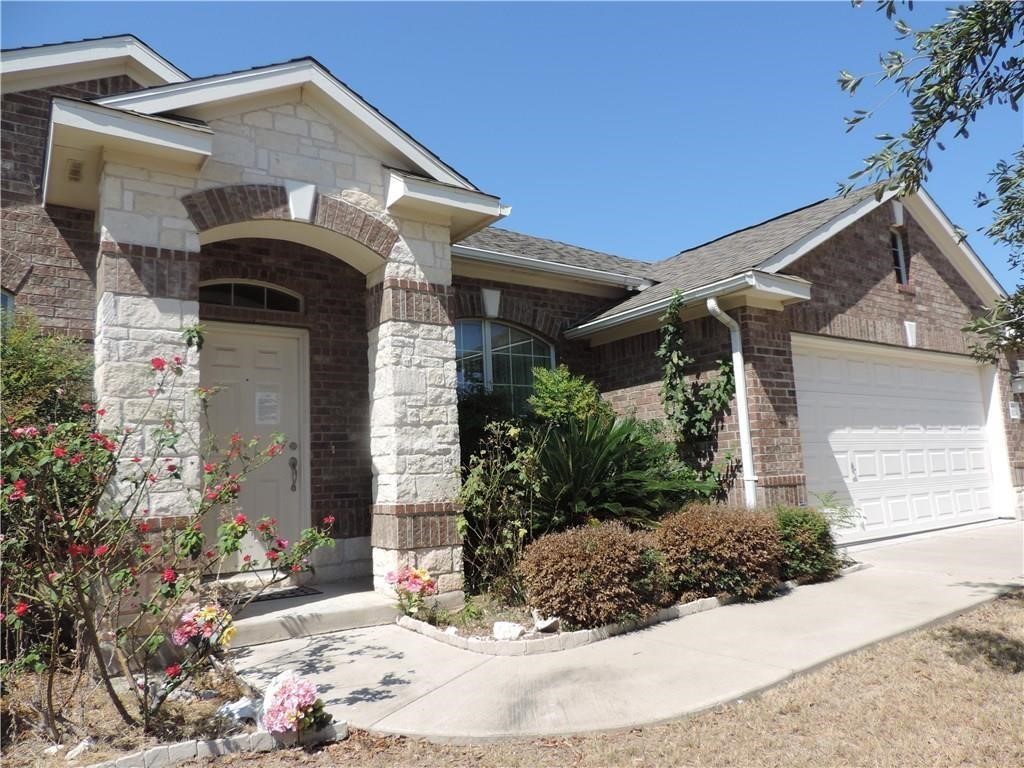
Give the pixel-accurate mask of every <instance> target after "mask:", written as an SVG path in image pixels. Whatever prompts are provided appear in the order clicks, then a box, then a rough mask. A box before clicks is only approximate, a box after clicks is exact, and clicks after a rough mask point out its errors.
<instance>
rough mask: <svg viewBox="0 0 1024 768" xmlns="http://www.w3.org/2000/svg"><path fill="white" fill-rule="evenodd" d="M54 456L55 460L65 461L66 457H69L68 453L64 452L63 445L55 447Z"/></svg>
mask: <svg viewBox="0 0 1024 768" xmlns="http://www.w3.org/2000/svg"><path fill="white" fill-rule="evenodd" d="M53 455H54V457H55V458H58V459H63V458H64V457H65V456H67V455H68V452H67V451H66V450H64V446H63V445H55V446H54V447H53Z"/></svg>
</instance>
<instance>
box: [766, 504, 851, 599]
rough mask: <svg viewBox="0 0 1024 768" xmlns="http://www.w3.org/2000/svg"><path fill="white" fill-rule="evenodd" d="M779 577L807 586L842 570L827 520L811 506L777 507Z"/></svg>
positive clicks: (824, 579)
mask: <svg viewBox="0 0 1024 768" xmlns="http://www.w3.org/2000/svg"><path fill="white" fill-rule="evenodd" d="M775 514H776V516H777V519H778V524H779V533H780V535H781V537H782V578H783V580H785V581H790V580H793V581H797V582H801V583H810V582H815V581H826V580H828V579H831V578H834V577H835V576H836V574H838V573H839V569H840V568H841V567H842V561H841V559H840V557H839V555H838V554H837V553H836V543H835V540H834V539H833V538H832V527H831V525H830V524H829V521H828V518H826V517H825V515H823V514H822V513H821V512H819V511H818V510H816V509H812V508H810V507H779V508H778V509H777V510H776V511H775Z"/></svg>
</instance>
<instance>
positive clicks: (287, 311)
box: [199, 277, 306, 315]
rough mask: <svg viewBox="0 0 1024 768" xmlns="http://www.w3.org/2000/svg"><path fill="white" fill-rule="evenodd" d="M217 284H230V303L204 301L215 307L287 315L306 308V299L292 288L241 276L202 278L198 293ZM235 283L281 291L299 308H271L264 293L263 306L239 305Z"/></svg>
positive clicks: (299, 312) (300, 312) (301, 311)
mask: <svg viewBox="0 0 1024 768" xmlns="http://www.w3.org/2000/svg"><path fill="white" fill-rule="evenodd" d="M218 285H229V286H231V303H230V304H221V303H219V302H205V303H207V304H210V305H211V306H215V307H231V308H232V309H254V310H256V311H258V312H283V313H285V314H288V315H301V314H302V313H303V312H304V311H305V309H306V301H305V299H304V298H303V296H302V294H301V293H298V292H296V291H293V290H290V289H288V288H285V287H284V286H281V285H276V284H275V283H267V282H264V281H262V280H246V279H243V278H232V277H219V278H217V279H216V280H204V281H203V282H201V283H199V290H200V293H201V292H202V289H203V288H210V287H213V286H218ZM236 285H252V286H255V287H257V288H263V289H265V290H266V291H277V292H278V293H283V294H284V295H285V296H290V297H291V298H293V299H295V300H296V301H297V302H299V308H298V309H295V310H291V309H271V308H270V307H268V306H267V294H266V293H264V294H263V306H262V307H245V306H239V305H238V304H236V303H235V286H236ZM199 301H200V303H202V299H201V298H200V300H199Z"/></svg>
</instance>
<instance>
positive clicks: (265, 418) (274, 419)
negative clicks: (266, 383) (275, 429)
mask: <svg viewBox="0 0 1024 768" xmlns="http://www.w3.org/2000/svg"><path fill="white" fill-rule="evenodd" d="M256 423H257V424H280V423H281V393H280V392H257V393H256Z"/></svg>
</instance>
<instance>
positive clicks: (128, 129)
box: [51, 98, 213, 162]
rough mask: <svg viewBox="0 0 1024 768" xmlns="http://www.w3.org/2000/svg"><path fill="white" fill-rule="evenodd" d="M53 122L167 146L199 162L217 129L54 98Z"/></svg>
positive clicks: (105, 134) (113, 136)
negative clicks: (193, 156) (193, 157)
mask: <svg viewBox="0 0 1024 768" xmlns="http://www.w3.org/2000/svg"><path fill="white" fill-rule="evenodd" d="M51 121H52V124H53V126H55V127H56V126H65V127H67V128H73V129H77V130H81V131H87V132H89V133H93V134H98V135H99V136H101V137H110V138H113V139H126V140H128V141H134V142H139V143H141V144H147V145H150V146H153V147H159V148H161V149H165V150H172V151H174V152H180V153H183V154H185V155H195V156H196V160H197V161H198V162H202V161H203V160H205V158H207V157H209V156H210V153H211V151H212V144H213V131H211V130H210V129H209V128H205V127H203V126H199V125H197V126H194V127H192V126H184V125H181V124H179V123H172V122H170V121H167V120H162V119H160V118H154V117H150V116H149V115H134V114H130V113H127V112H123V111H122V110H119V109H111V108H110V107H103V106H99V105H96V104H85V103H82V102H79V101H71V100H67V99H60V98H57V99H54V100H53V111H52V114H51Z"/></svg>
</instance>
